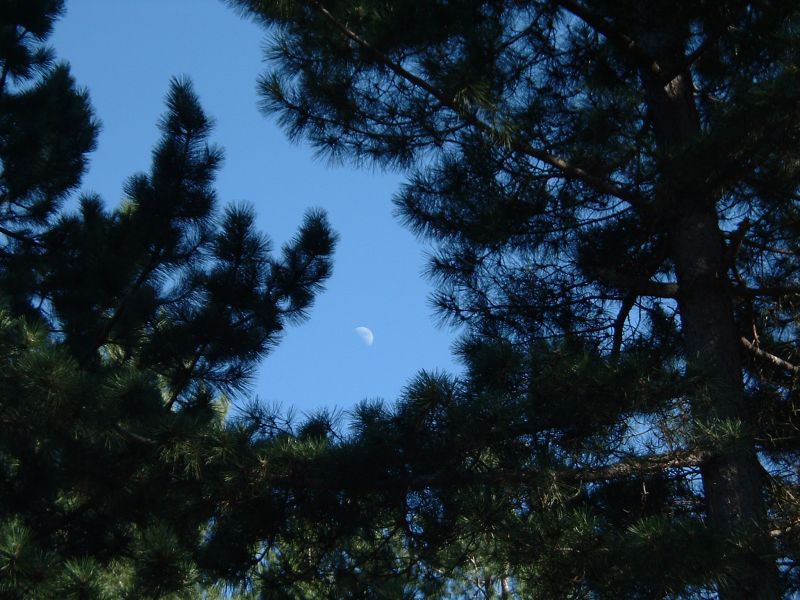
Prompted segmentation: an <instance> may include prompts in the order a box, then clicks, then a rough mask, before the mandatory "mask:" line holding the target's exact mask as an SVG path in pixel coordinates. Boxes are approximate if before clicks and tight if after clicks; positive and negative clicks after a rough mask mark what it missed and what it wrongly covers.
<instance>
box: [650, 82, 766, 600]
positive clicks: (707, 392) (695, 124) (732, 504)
mask: <svg viewBox="0 0 800 600" xmlns="http://www.w3.org/2000/svg"><path fill="white" fill-rule="evenodd" d="M643 79H644V81H645V86H646V88H647V92H648V94H647V98H648V105H649V109H650V116H651V119H652V121H653V128H654V131H655V134H656V137H657V140H658V144H659V150H660V152H661V172H662V177H663V178H662V182H661V189H660V190H659V193H658V197H657V198H656V202H657V204H658V206H659V212H660V213H661V215H662V218H664V219H665V225H666V228H667V231H668V234H669V237H670V258H671V259H672V261H673V263H674V268H675V275H676V278H677V282H678V290H679V291H678V309H679V313H680V318H681V327H682V335H683V340H684V346H685V350H686V357H687V368H688V369H689V371H690V372H692V373H695V374H697V375H698V376H699V377H700V381H702V384H703V385H701V386H699V388H700V389H699V390H698V397H697V398H695V399H694V403H693V410H694V411H695V414H694V415H693V416H694V417H695V418H696V419H699V420H701V421H705V422H707V423H715V422H724V421H729V422H741V423H743V424H744V434H743V435H742V436H740V437H738V438H737V439H736V440H733V441H732V442H731V443H727V442H726V443H725V444H722V445H719V446H718V447H717V448H714V449H713V450H712V453H711V458H710V459H709V460H708V461H707V462H706V463H704V465H703V466H702V478H703V488H704V494H705V498H706V503H707V508H708V517H709V524H710V526H711V527H712V528H713V529H714V530H715V532H716V533H717V534H719V535H720V536H721V537H722V538H725V539H727V540H733V539H742V540H746V543H743V544H734V543H729V544H726V548H728V549H729V551H730V552H731V555H730V556H726V557H725V560H726V562H727V566H728V567H729V572H730V577H729V578H728V579H727V580H726V581H724V582H723V583H721V584H720V589H719V597H720V599H721V600H768V599H769V600H773V599H775V598H778V597H779V595H778V585H777V571H776V568H775V563H774V560H773V557H772V549H771V542H770V538H769V534H768V531H767V529H768V528H767V519H766V510H765V506H764V501H763V490H762V485H763V484H762V479H761V472H760V465H759V463H758V457H757V455H756V450H755V444H754V441H753V439H752V437H751V436H750V435H749V434H748V433H747V412H746V410H745V406H744V385H743V381H742V365H741V355H740V350H739V345H740V342H739V338H740V336H739V334H738V332H737V328H736V323H735V321H734V311H733V303H732V301H731V297H730V293H729V290H728V289H727V285H726V268H725V252H724V238H723V235H722V232H721V231H720V228H719V222H718V215H717V213H716V206H715V199H714V198H708V197H704V193H703V192H702V191H698V188H697V186H696V185H693V182H691V181H690V180H687V181H682V179H681V172H680V171H681V167H680V163H681V153H683V152H684V151H685V149H686V148H687V147H688V145H689V144H690V143H691V142H692V140H693V139H696V137H697V136H698V135H699V133H700V124H699V119H698V117H697V113H696V110H695V105H694V99H693V95H692V89H693V87H692V83H691V78H690V76H689V74H688V73H684V74H681V75H679V76H678V77H676V78H675V79H673V80H672V81H670V82H668V83H667V84H666V85H664V84H663V82H657V81H656V80H655V79H654V78H653V77H652V76H650V75H648V74H643Z"/></svg>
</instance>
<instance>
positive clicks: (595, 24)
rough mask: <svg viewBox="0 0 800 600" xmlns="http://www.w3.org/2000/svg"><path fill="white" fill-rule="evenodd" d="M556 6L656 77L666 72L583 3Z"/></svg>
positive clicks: (567, 0)
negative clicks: (577, 19)
mask: <svg viewBox="0 0 800 600" xmlns="http://www.w3.org/2000/svg"><path fill="white" fill-rule="evenodd" d="M554 4H557V5H560V6H561V7H562V8H563V9H564V10H566V11H568V12H570V13H572V14H573V15H575V16H576V17H578V18H579V19H580V20H581V21H583V22H584V23H586V24H587V25H588V26H589V27H591V28H592V29H593V30H594V31H596V32H597V33H599V34H600V35H602V36H603V37H604V38H606V39H607V40H608V41H609V42H611V43H612V44H614V46H616V47H617V48H618V49H619V50H621V51H623V52H624V53H626V54H627V55H628V56H630V57H631V58H633V59H634V61H636V63H637V64H638V65H639V66H640V67H642V68H643V69H646V70H647V71H649V72H650V73H652V74H653V75H656V76H659V75H663V73H664V71H663V69H662V68H661V65H659V64H658V62H657V61H656V60H654V59H653V57H652V56H650V55H649V54H648V53H647V51H646V50H645V49H644V48H642V47H641V46H640V45H639V44H638V43H637V42H636V40H634V39H633V38H631V37H630V36H628V35H627V34H625V33H623V32H622V31H620V30H618V29H616V28H615V27H614V26H612V25H611V23H609V22H608V21H607V20H605V19H602V18H601V17H598V16H597V15H594V14H592V13H591V12H590V11H589V9H588V8H586V7H585V6H583V5H582V4H581V3H579V2H576V1H575V0H554Z"/></svg>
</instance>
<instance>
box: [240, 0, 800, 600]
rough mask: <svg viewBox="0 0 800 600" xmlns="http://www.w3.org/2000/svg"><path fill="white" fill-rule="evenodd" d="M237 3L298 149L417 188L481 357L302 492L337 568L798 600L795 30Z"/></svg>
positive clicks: (596, 13) (660, 19)
mask: <svg viewBox="0 0 800 600" xmlns="http://www.w3.org/2000/svg"><path fill="white" fill-rule="evenodd" d="M230 4H232V5H234V6H235V7H237V8H238V9H239V10H241V11H242V12H243V13H245V14H247V15H249V16H251V17H253V18H255V19H256V20H258V21H260V22H262V23H264V24H265V25H268V26H269V27H270V28H271V29H270V33H271V36H272V37H271V38H270V50H269V58H270V59H271V61H272V62H271V63H270V64H271V65H272V68H271V69H270V71H269V72H268V73H266V74H265V75H264V76H263V78H262V79H261V82H260V85H261V90H262V102H263V107H264V109H265V110H266V111H267V112H268V113H276V114H277V115H278V116H279V119H280V120H281V122H282V124H283V125H284V127H285V129H286V131H287V133H288V135H289V136H290V137H292V138H303V139H307V140H310V142H311V143H312V144H313V145H314V146H315V147H317V148H318V149H319V151H320V152H321V153H322V154H323V155H325V156H327V157H329V158H330V159H332V160H334V161H340V160H353V161H355V162H356V163H363V162H367V163H372V164H377V165H379V166H385V167H389V168H399V169H406V170H407V171H408V173H409V177H410V178H409V181H408V183H407V185H406V186H405V187H404V188H403V189H402V191H401V192H400V193H399V195H398V196H397V200H396V201H397V208H398V213H399V216H400V218H401V219H402V220H403V221H405V223H406V224H407V225H409V226H410V227H411V228H412V229H413V230H414V231H416V232H417V233H419V234H420V235H421V236H422V237H423V238H424V239H427V240H429V241H431V242H432V243H434V244H435V245H436V247H437V253H436V255H435V256H434V258H433V259H432V260H431V263H430V274H431V276H432V277H433V279H434V281H435V282H436V283H437V285H438V292H437V294H436V295H435V297H434V302H435V305H436V307H437V308H438V309H439V310H440V311H441V314H442V315H443V317H444V318H445V319H446V320H449V321H452V322H455V323H458V324H460V325H462V326H463V327H464V328H465V330H466V332H467V334H466V336H465V338H464V340H463V342H462V344H461V347H460V352H461V354H462V356H463V357H464V359H465V362H466V364H467V367H468V376H467V377H466V378H465V379H463V380H461V381H458V380H451V379H449V378H442V377H438V376H437V377H433V376H431V375H424V376H421V377H420V379H419V380H418V381H417V382H416V383H414V384H412V385H411V386H410V387H409V390H408V393H407V394H406V396H405V398H403V399H402V400H401V402H400V404H399V405H398V406H397V407H396V408H395V409H392V410H388V409H386V408H384V407H380V406H371V405H370V406H364V407H362V409H361V410H360V411H358V412H357V414H356V420H355V426H356V428H355V435H354V436H353V437H352V438H350V439H349V440H347V441H346V442H339V443H338V444H334V446H335V448H334V450H335V451H334V452H333V454H332V455H331V456H339V458H338V459H337V460H341V461H343V462H342V463H341V464H340V466H339V467H338V470H336V469H330V470H332V471H333V472H336V478H330V479H328V478H325V477H321V478H316V479H314V478H311V479H308V480H307V482H312V481H314V482H317V485H319V486H320V487H321V488H322V489H338V490H340V491H341V493H342V494H344V495H345V496H346V497H347V501H348V502H350V503H351V504H349V505H348V504H346V503H345V501H344V500H343V501H342V502H343V504H342V506H341V507H340V508H341V509H342V510H344V511H345V513H346V515H350V516H351V518H353V519H355V521H352V522H351V521H348V520H347V519H346V518H345V517H344V516H343V517H342V519H341V520H339V521H338V522H339V523H340V524H343V525H342V527H343V528H344V529H343V531H346V532H348V533H347V535H346V536H345V537H342V538H341V540H342V542H341V543H342V544H343V545H342V546H338V548H340V549H341V548H346V549H347V550H346V551H345V550H341V551H342V552H343V553H344V555H346V556H348V557H350V559H351V560H355V558H354V557H355V556H360V557H362V559H363V561H364V562H363V564H364V565H372V566H374V562H370V561H371V560H372V559H368V557H373V558H377V557H379V556H381V551H384V550H387V549H389V548H394V549H395V551H394V552H390V553H389V554H392V555H393V557H394V560H396V561H398V562H399V563H402V564H404V565H405V566H406V570H405V571H404V572H405V573H408V574H413V577H414V578H415V581H416V582H417V584H418V585H428V584H430V586H432V587H430V588H425V589H426V590H427V591H426V592H425V595H427V596H432V595H433V594H434V593H435V594H440V595H448V594H451V595H456V596H457V595H458V594H460V593H470V594H473V595H474V597H498V596H499V597H506V598H508V597H521V598H522V597H524V598H529V597H540V598H665V597H670V598H672V597H687V598H688V597H719V598H722V599H723V600H733V599H742V600H744V599H755V598H757V599H762V600H766V599H774V598H779V597H791V596H792V594H794V593H796V592H797V591H798V589H799V588H800V563H799V562H798V561H799V560H800V554H799V552H800V544H798V540H799V539H800V538H798V533H799V532H800V529H799V527H800V521H798V515H799V514H800V504H799V502H798V498H800V479H798V476H800V473H798V471H797V464H798V460H800V457H799V456H798V452H799V451H800V436H799V435H798V396H797V386H796V381H797V375H798V373H800V366H799V365H800V349H798V345H797V333H798V332H797V301H798V293H800V286H799V285H798V284H800V281H798V275H799V274H800V273H798V264H799V263H798V260H797V259H798V244H799V243H800V238H799V237H798V227H797V225H798V191H800V168H798V165H800V161H798V150H797V149H798V140H799V139H800V129H799V128H798V124H800V120H799V119H798V115H799V114H800V112H799V111H800V87H798V81H800V79H798V69H799V68H800V45H798V40H800V37H798V28H800V9H799V8H798V5H797V3H795V2H771V1H760V0H754V1H748V0H730V1H728V0H724V1H713V2H703V1H701V2H678V3H664V2H656V1H653V2H646V1H645V2H642V1H640V0H631V1H626V0H622V1H619V0H614V1H606V0H591V1H589V0H586V1H581V0H524V1H516V0H515V1H510V0H509V1H506V0H463V1H457V2H452V1H447V0H430V1H426V2H418V1H414V0H363V1H357V2H356V1H349V0H348V1H339V0H330V1H329V0H296V1H295V0H285V1H284V0H281V1H275V2H267V1H261V0H230ZM362 452H363V454H362ZM367 457H369V459H367ZM349 460H352V461H355V463H354V464H356V465H358V464H362V467H363V469H364V470H363V471H362V472H364V473H369V475H370V477H371V480H372V482H373V484H372V486H371V487H370V485H366V486H365V485H364V484H360V483H359V482H358V481H355V480H349V479H347V478H346V477H342V475H341V473H342V472H348V469H347V468H345V467H343V466H341V465H344V464H347V461H349ZM359 461H362V462H361V463H359ZM363 465H369V466H370V469H367V468H366V467H365V466H363ZM324 472H325V471H324V470H323V473H324ZM348 493H349V494H350V495H349V496H348V495H347V494H348ZM356 505H358V506H360V508H353V509H352V510H353V511H354V512H353V514H351V513H350V512H349V511H350V508H348V507H352V506H356ZM370 507H371V508H370ZM376 507H380V510H378V509H376ZM353 515H359V516H358V517H355V516H353ZM359 519H360V520H359ZM347 523H350V525H349V526H348V525H347ZM353 523H358V526H356V525H355V524H353ZM348 527H349V528H348ZM357 527H363V529H361V530H358V529H357ZM317 531H321V530H320V529H318V530H317ZM331 531H333V530H331ZM359 531H360V532H361V533H359ZM364 532H372V534H371V535H377V533H375V532H381V534H380V536H379V537H380V538H381V539H380V540H377V541H376V540H369V539H368V538H369V536H368V535H366V533H364ZM352 536H355V537H356V538H358V539H359V540H360V542H359V543H360V544H362V545H364V546H363V547H369V548H372V550H373V553H372V554H370V553H369V552H367V551H366V550H364V551H362V552H359V553H355V552H354V551H352V550H351V549H352V548H353V547H354V546H358V545H357V544H355V542H354V541H353V537H352ZM334 539H335V538H331V540H328V542H327V545H325V544H322V543H320V545H319V547H325V548H337V545H336V543H335V542H334V541H333V540H334ZM331 553H333V551H331ZM281 556H282V557H284V558H286V557H287V556H289V555H288V554H287V553H284V554H282V555H281ZM330 556H331V555H328V558H330ZM340 556H341V555H340ZM300 558H301V557H300V556H298V560H300ZM318 558H319V562H318V563H315V564H323V563H324V562H325V561H324V560H323V558H322V557H318ZM359 564H362V563H359V562H358V561H356V562H355V564H351V565H350V566H349V567H348V568H346V569H344V570H346V571H348V572H349V573H351V574H352V573H357V572H359V571H358V569H359V568H360V567H359V566H358V565H359ZM384 567H386V570H385V573H392V572H397V569H399V567H398V565H397V564H394V563H392V562H391V561H387V562H386V564H385V565H384ZM392 569H395V571H392ZM368 573H369V576H368V575H367V571H366V570H365V571H364V580H370V578H372V579H371V580H372V581H376V579H375V578H374V577H375V570H374V569H372V568H370V569H369V571H368ZM295 574H296V576H297V577H298V578H300V577H302V569H298V570H297V571H296V573H295ZM465 590H466V591H465ZM415 593H416V592H415Z"/></svg>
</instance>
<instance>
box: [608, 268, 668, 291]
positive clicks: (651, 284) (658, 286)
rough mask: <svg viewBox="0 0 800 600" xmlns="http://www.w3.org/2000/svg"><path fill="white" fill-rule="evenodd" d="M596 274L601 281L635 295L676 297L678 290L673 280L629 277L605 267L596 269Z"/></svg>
mask: <svg viewBox="0 0 800 600" xmlns="http://www.w3.org/2000/svg"><path fill="white" fill-rule="evenodd" d="M597 274H598V277H599V278H600V279H601V281H602V283H604V284H606V285H609V286H611V287H615V288H620V289H623V290H626V291H628V292H630V293H632V294H635V295H637V296H649V297H651V298H677V297H678V294H679V292H680V289H679V287H678V284H677V283H674V282H660V281H652V280H650V279H646V278H639V277H631V276H628V275H624V274H621V273H614V272H611V271H609V270H606V269H602V270H600V271H598V273H597Z"/></svg>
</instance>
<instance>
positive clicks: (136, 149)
mask: <svg viewBox="0 0 800 600" xmlns="http://www.w3.org/2000/svg"><path fill="white" fill-rule="evenodd" d="M264 39H265V32H264V30H263V29H261V28H259V27H258V26H257V25H255V24H254V23H252V22H249V21H245V20H243V19H241V18H240V17H239V16H238V15H236V14H235V13H234V12H233V11H232V10H231V9H229V8H228V7H226V6H225V5H224V4H222V2H220V1H218V0H135V1H131V0H68V1H67V14H66V16H65V17H64V18H63V19H62V20H61V21H59V22H58V23H57V25H56V30H55V35H54V36H53V38H52V44H53V46H54V47H55V49H56V52H57V54H58V56H59V58H61V59H64V60H66V61H68V62H69V63H70V64H71V65H72V70H73V74H74V76H75V78H76V79H77V80H78V82H79V84H80V85H82V86H85V87H86V88H88V90H89V93H90V95H91V98H92V103H93V105H94V107H95V110H96V113H97V116H98V117H99V118H100V120H101V121H102V125H103V127H102V131H101V134H100V138H99V147H98V150H97V151H96V152H95V153H94V154H93V156H92V160H91V165H90V169H89V172H88V173H87V175H86V177H85V178H84V181H83V190H85V191H93V192H97V193H99V194H100V195H101V196H102V197H103V198H104V200H105V201H106V202H107V203H108V204H110V205H115V204H116V203H117V202H118V201H119V199H120V197H121V193H122V192H121V190H122V184H123V182H124V181H125V179H126V178H127V177H129V176H130V175H132V174H133V173H135V172H139V171H145V170H147V169H148V167H149V161H150V152H151V149H152V148H153V146H154V144H155V142H156V141H157V139H158V135H159V134H158V131H157V129H156V122H157V120H158V118H159V116H160V115H161V114H162V113H163V111H164V96H165V94H166V92H167V88H168V85H169V80H170V78H171V77H173V76H181V75H186V76H188V77H190V78H191V79H192V81H193V82H194V85H195V89H196V91H197V92H198V94H199V96H200V99H201V102H202V104H203V107H204V108H205V110H206V112H207V113H208V114H210V115H211V116H213V117H214V119H215V121H216V127H215V129H214V132H213V134H212V140H213V141H214V142H215V143H217V144H219V145H221V146H222V147H223V148H224V149H225V156H226V159H225V163H224V165H223V167H222V170H221V172H220V175H219V178H218V180H217V181H218V183H217V191H218V194H219V198H220V200H221V201H222V202H223V203H224V202H241V201H247V202H250V203H252V205H253V206H254V207H255V210H256V212H257V213H258V223H259V227H260V229H261V230H262V231H264V232H265V233H267V234H268V235H269V236H270V237H271V238H272V240H273V242H274V244H275V247H276V248H279V247H280V245H281V244H282V243H283V242H284V241H286V240H287V239H289V238H290V237H291V236H292V235H293V234H294V232H295V231H296V229H297V226H298V225H299V224H300V222H301V220H302V216H303V214H304V212H305V211H306V210H307V209H308V208H309V207H321V208H323V209H324V210H325V211H326V212H327V213H328V217H329V219H330V221H331V223H332V225H333V227H334V229H336V231H337V232H338V234H339V237H340V240H339V246H338V248H337V253H336V256H335V262H334V274H333V277H332V278H331V279H330V281H329V283H328V285H327V290H326V291H325V292H324V293H323V294H322V295H321V296H319V297H318V299H317V301H316V303H315V305H314V307H313V309H312V311H311V318H310V319H309V320H308V321H307V322H305V323H303V324H301V325H299V326H295V327H292V328H291V329H289V331H288V332H287V335H286V336H285V338H284V339H283V341H282V342H281V344H280V345H279V346H278V348H277V349H275V350H274V351H273V352H272V354H270V355H269V356H268V357H267V358H266V359H265V361H264V363H263V365H262V367H261V370H260V374H259V376H258V378H257V380H256V381H255V382H254V387H253V394H254V395H256V396H257V397H258V398H259V399H260V400H261V401H262V402H266V403H275V402H277V403H280V404H281V405H283V406H284V407H285V408H288V407H289V406H295V407H296V408H297V409H298V411H299V412H300V413H301V414H302V413H303V412H309V411H312V410H314V409H316V408H319V407H331V408H332V407H339V408H345V409H346V408H348V407H351V406H352V405H353V404H355V403H356V402H358V401H359V400H362V399H365V398H370V399H374V398H384V399H385V400H388V401H392V400H394V399H396V398H397V396H398V395H399V393H400V391H401V389H402V388H403V386H404V385H405V384H406V383H407V381H408V379H409V378H410V377H411V376H413V375H414V373H416V372H417V371H418V370H420V369H423V368H424V369H428V370H434V369H439V370H446V371H450V372H454V371H457V370H458V368H459V367H458V365H457V364H456V363H455V362H454V361H453V359H452V357H451V353H450V347H451V344H452V341H453V339H454V332H452V331H450V330H448V329H442V328H439V327H437V326H436V325H435V322H436V320H435V317H434V315H433V313H432V309H431V307H430V305H429V303H428V295H429V294H430V292H431V291H432V288H431V286H430V284H429V282H427V281H426V280H425V279H424V278H423V277H422V276H421V272H422V270H423V269H424V266H425V253H426V251H428V250H429V249H426V248H425V247H423V246H422V245H421V244H420V242H419V241H418V240H416V239H415V238H414V236H413V235H412V234H411V233H410V232H409V231H407V230H406V229H404V228H403V227H401V226H400V224H399V223H398V222H397V221H396V220H395V219H394V217H393V216H392V204H391V197H392V195H393V194H394V193H395V192H396V190H397V189H398V187H399V185H400V183H401V182H402V177H401V176H399V175H397V174H392V173H379V172H371V171H369V170H367V169H354V168H350V167H347V166H329V165H326V164H324V163H323V162H322V161H320V160H316V159H314V152H313V150H312V149H311V148H309V147H308V146H307V145H304V144H300V145H297V144H291V143H289V142H288V141H287V140H286V137H285V136H284V134H283V132H282V131H281V130H280V129H279V128H278V127H277V125H276V124H275V121H274V119H272V118H267V117H265V116H264V115H263V114H261V113H260V112H259V111H258V108H257V102H258V98H257V95H256V92H255V86H256V78H257V77H258V75H259V74H260V73H261V72H262V71H263V70H264V63H263V51H262V48H263V44H264ZM359 326H366V327H369V328H370V329H371V330H372V331H373V332H374V336H375V340H374V344H373V345H372V346H366V345H365V344H364V342H363V340H362V338H361V337H359V335H358V334H357V333H356V332H355V328H356V327H359Z"/></svg>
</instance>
